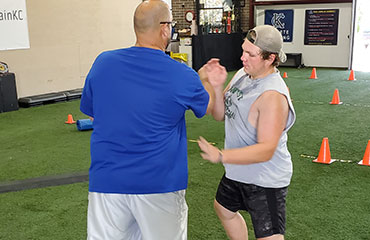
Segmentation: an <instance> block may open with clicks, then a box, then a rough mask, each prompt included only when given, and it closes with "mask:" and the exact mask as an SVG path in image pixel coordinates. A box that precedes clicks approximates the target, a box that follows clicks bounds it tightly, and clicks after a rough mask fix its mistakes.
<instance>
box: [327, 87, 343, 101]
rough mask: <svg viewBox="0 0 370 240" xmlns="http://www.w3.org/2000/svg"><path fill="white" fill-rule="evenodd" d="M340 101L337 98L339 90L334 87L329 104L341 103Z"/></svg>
mask: <svg viewBox="0 0 370 240" xmlns="http://www.w3.org/2000/svg"><path fill="white" fill-rule="evenodd" d="M342 103H343V102H341V101H340V99H339V91H338V88H336V89H335V90H334V94H333V98H332V100H331V102H330V104H333V105H338V104H342Z"/></svg>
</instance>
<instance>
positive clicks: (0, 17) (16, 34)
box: [0, 0, 30, 50]
mask: <svg viewBox="0 0 370 240" xmlns="http://www.w3.org/2000/svg"><path fill="white" fill-rule="evenodd" d="M0 36H1V37H0V50H12V49H24V48H30V43H29V38H28V24H27V12H26V0H1V4H0Z"/></svg>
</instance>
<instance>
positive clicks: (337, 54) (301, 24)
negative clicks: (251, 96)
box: [255, 3, 352, 68]
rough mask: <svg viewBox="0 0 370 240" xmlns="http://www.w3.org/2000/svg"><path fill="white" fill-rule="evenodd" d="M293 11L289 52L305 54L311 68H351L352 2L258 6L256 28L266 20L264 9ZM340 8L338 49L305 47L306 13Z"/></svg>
mask: <svg viewBox="0 0 370 240" xmlns="http://www.w3.org/2000/svg"><path fill="white" fill-rule="evenodd" d="M266 9H267V10H276V9H293V10H294V25H293V42H287V43H284V47H283V49H284V51H285V52H286V53H302V58H303V60H302V61H303V64H304V65H305V66H311V67H341V68H342V67H343V68H348V66H349V58H350V41H351V39H350V37H349V36H350V35H351V15H352V4H351V3H335V4H296V5H273V6H271V5H269V6H257V7H256V9H255V22H256V25H262V24H264V21H265V15H264V10H266ZM306 9H339V23H338V43H337V45H336V46H320V45H304V28H305V10H306Z"/></svg>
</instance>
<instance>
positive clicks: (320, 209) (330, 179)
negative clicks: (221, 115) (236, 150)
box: [0, 68, 370, 240]
mask: <svg viewBox="0 0 370 240" xmlns="http://www.w3.org/2000/svg"><path fill="white" fill-rule="evenodd" d="M311 70H312V69H311V68H302V69H294V68H280V71H281V73H283V72H287V73H288V79H286V83H287V85H288V87H289V89H290V93H291V96H292V98H293V104H294V107H295V110H296V113H297V121H296V123H295V125H294V126H293V128H292V129H291V130H290V132H289V140H288V146H289V150H290V152H291V154H292V161H293V166H294V172H293V178H292V182H291V185H290V187H289V194H288V197H287V230H286V239H294V240H295V239H297V240H302V239H303V240H310V239H314V240H317V239H319V240H320V239H333V240H339V239H343V240H344V239H346V240H348V239H353V240H369V239H370V228H369V221H370V204H369V200H370V191H369V187H370V182H369V176H370V167H369V166H359V165H357V162H358V161H360V160H361V159H362V157H363V155H364V152H365V148H366V145H367V141H368V140H369V139H370V125H369V116H370V73H361V72H356V78H357V80H356V81H348V80H347V78H348V76H349V71H346V70H341V69H322V68H318V69H317V75H318V79H309V77H310V75H311ZM231 75H232V74H230V76H231ZM230 76H229V78H230ZM335 88H338V90H339V94H340V99H341V101H343V104H342V105H330V104H329V102H330V101H331V98H332V96H333V93H334V90H335ZM68 114H73V116H74V119H75V120H76V119H83V118H86V116H85V115H83V114H82V113H80V112H79V101H71V102H65V103H58V104H52V105H46V106H41V107H32V108H27V109H24V108H23V109H20V110H19V111H14V112H7V113H1V114H0V133H1V134H0V143H1V148H0V184H1V183H3V182H9V181H12V180H20V179H27V178H33V177H40V176H50V175H57V174H66V173H74V172H81V171H87V170H88V167H89V161H90V160H89V138H90V134H91V131H87V132H79V131H77V129H76V126H75V125H67V124H64V121H66V120H67V115H68ZM186 119H187V129H188V138H189V139H197V138H198V137H199V136H200V135H201V136H204V137H205V138H206V139H207V140H209V141H211V142H215V143H216V146H218V147H220V148H222V146H223V139H224V128H223V123H222V122H216V121H214V120H213V119H212V118H211V117H209V116H206V117H204V118H202V119H197V118H195V117H194V115H193V114H192V113H191V112H187V114H186ZM323 137H328V138H329V145H330V150H331V156H332V158H334V159H339V160H346V161H343V162H340V161H337V162H334V163H332V164H331V165H324V164H317V163H312V160H313V158H312V157H317V155H318V153H319V150H320V145H321V141H322V138H323ZM188 153H189V186H188V190H187V202H188V205H189V229H188V232H189V234H188V235H189V239H190V240H202V239H204V240H222V239H226V235H225V233H224V230H223V228H222V226H221V224H220V223H219V220H218V219H217V217H216V214H215V213H214V211H213V199H214V195H215V192H216V189H217V185H218V182H219V179H220V178H221V176H222V174H223V172H224V170H223V167H222V166H221V165H219V164H211V163H209V162H206V161H204V160H202V159H201V157H200V155H199V148H198V146H197V144H196V143H193V142H189V143H188ZM87 186H88V185H87V183H78V184H72V185H65V186H58V187H48V188H42V189H32V190H25V191H20V192H9V193H3V194H0V212H1V213H2V214H0V239H1V240H2V239H4V240H5V239H6V240H8V239H22V240H23V239H85V238H86V208H87V191H88V190H87ZM243 216H245V219H246V221H247V224H248V227H249V236H250V239H255V238H254V233H253V229H252V228H251V220H250V218H249V216H248V215H247V214H245V213H243Z"/></svg>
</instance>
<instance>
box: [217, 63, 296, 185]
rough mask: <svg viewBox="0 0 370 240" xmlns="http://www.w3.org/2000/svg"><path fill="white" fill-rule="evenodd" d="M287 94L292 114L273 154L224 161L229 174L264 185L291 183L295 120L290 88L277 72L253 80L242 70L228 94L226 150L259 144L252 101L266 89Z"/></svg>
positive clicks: (240, 179) (229, 176)
mask: <svg viewBox="0 0 370 240" xmlns="http://www.w3.org/2000/svg"><path fill="white" fill-rule="evenodd" d="M268 90H275V91H277V92H279V93H281V94H283V95H284V96H285V97H286V98H287V100H288V104H289V115H288V121H287V123H286V126H285V129H284V131H283V133H282V135H281V137H280V140H279V143H278V146H277V148H276V151H275V153H274V155H273V157H272V158H271V159H270V160H269V161H267V162H261V163H253V164H243V165H242V164H240V165H239V164H224V166H225V171H226V177H227V178H229V179H232V180H235V181H238V182H243V183H249V184H255V185H258V186H261V187H269V188H281V187H286V186H288V185H289V183H290V179H291V177H292V172H293V166H292V162H291V156H290V153H289V151H288V148H287V140H288V136H287V132H288V130H289V129H290V128H291V127H292V125H293V123H294V121H295V118H296V116H295V112H294V108H293V104H292V101H291V99H290V95H289V90H288V88H287V86H286V84H285V82H284V80H283V79H282V78H281V76H280V72H279V71H277V72H275V73H273V74H270V75H268V76H267V77H264V78H261V79H253V80H252V79H250V78H249V76H248V75H247V74H246V73H245V72H244V69H243V68H242V69H240V70H239V71H238V72H237V73H236V74H235V76H234V78H233V79H232V80H231V84H230V88H229V90H228V91H227V92H226V93H225V149H231V148H242V147H245V146H250V145H253V144H256V143H257V130H256V129H255V128H254V127H253V126H252V125H251V124H250V123H249V122H248V114H249V110H250V108H251V106H252V104H253V103H254V102H255V100H256V99H257V98H258V97H259V96H260V95H261V94H262V93H264V92H265V91H268Z"/></svg>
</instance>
